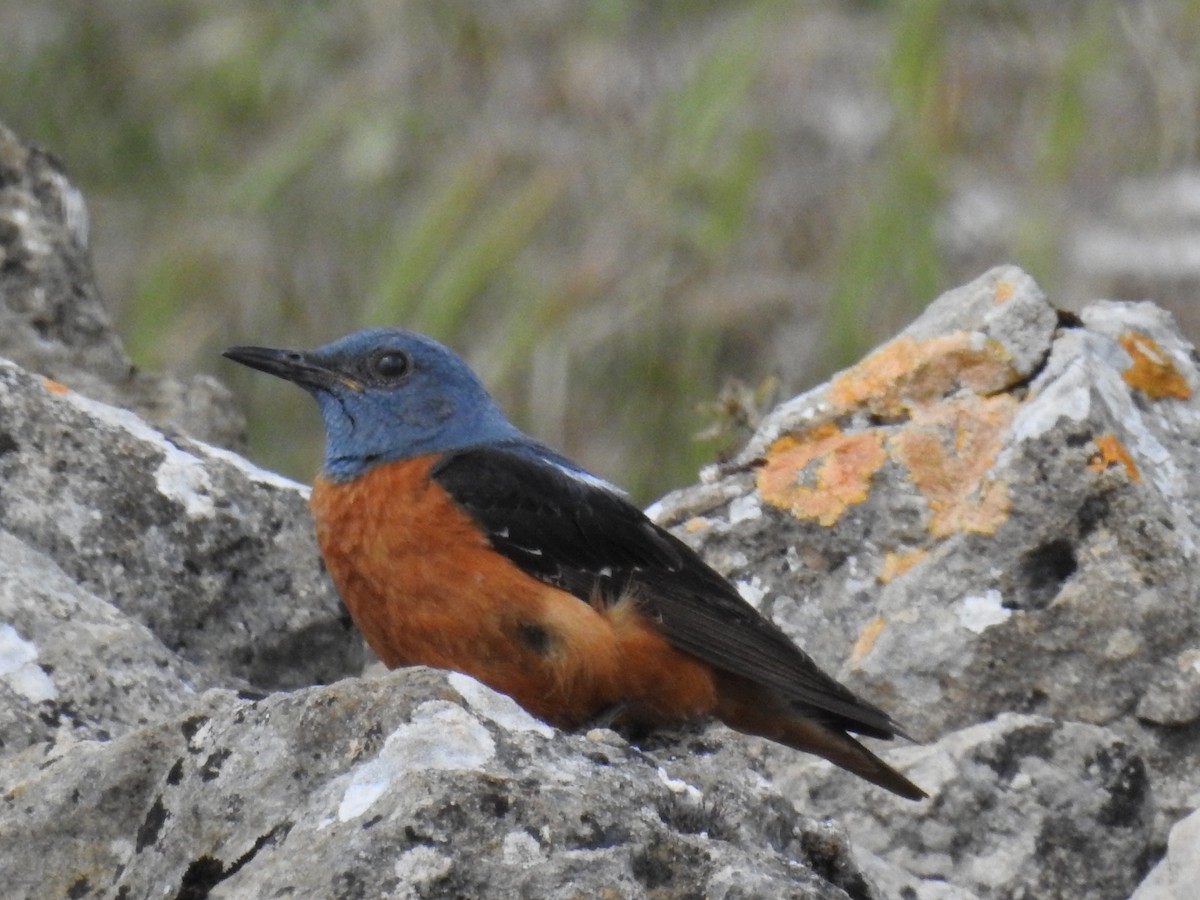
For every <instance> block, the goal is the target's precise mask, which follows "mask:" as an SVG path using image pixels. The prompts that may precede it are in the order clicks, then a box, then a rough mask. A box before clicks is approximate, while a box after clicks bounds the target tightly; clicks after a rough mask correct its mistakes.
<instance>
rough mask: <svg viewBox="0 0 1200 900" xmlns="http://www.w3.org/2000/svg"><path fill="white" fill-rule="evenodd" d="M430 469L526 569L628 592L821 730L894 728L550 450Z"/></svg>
mask: <svg viewBox="0 0 1200 900" xmlns="http://www.w3.org/2000/svg"><path fill="white" fill-rule="evenodd" d="M576 472H578V473H579V474H578V476H577V475H576V474H575V473H576ZM430 475H431V477H432V478H434V479H435V480H436V481H437V482H438V483H439V484H440V485H441V486H442V487H443V488H444V489H445V490H446V491H447V492H449V493H450V495H451V496H452V497H453V498H454V500H455V501H456V502H457V503H458V504H459V505H460V506H462V507H463V508H464V509H465V510H466V511H467V512H469V513H470V515H471V516H472V517H473V518H474V519H475V521H476V522H477V523H478V524H479V526H480V527H481V528H482V529H483V530H484V531H485V532H486V533H487V535H488V538H489V540H490V541H491V543H492V545H493V546H494V547H495V549H496V550H498V551H499V552H501V553H503V554H504V555H506V556H507V557H509V559H511V560H512V561H513V562H514V563H516V564H517V565H518V566H520V567H521V568H522V569H523V570H524V571H526V572H528V573H529V574H530V575H533V576H534V577H536V578H538V579H540V580H542V581H544V582H546V583H548V584H552V585H554V586H556V587H559V588H561V589H563V590H565V591H567V592H569V593H571V594H573V595H575V596H576V597H578V598H579V599H580V600H582V601H584V602H587V603H593V602H601V603H605V604H609V603H614V602H616V601H617V600H618V599H620V598H622V597H625V596H633V597H634V598H635V599H636V600H637V601H638V603H639V604H640V608H641V610H642V612H643V614H645V615H647V616H649V617H650V618H651V619H653V620H654V622H655V623H656V624H657V625H658V627H659V628H660V630H661V632H662V634H663V636H664V637H665V638H666V639H667V640H668V641H669V642H670V643H671V644H672V645H673V646H675V647H677V648H678V649H680V650H683V651H685V652H687V653H690V654H692V655H693V656H696V657H698V658H699V659H702V660H704V661H705V662H707V663H709V664H710V665H713V666H715V667H717V668H720V669H723V670H725V671H728V672H731V673H734V674H735V675H739V676H741V677H743V678H747V679H750V680H752V681H754V682H756V683H759V684H762V685H764V686H766V687H769V688H771V689H772V690H774V691H776V692H777V693H778V694H779V695H781V696H782V697H784V698H786V699H787V700H788V701H789V702H790V703H791V704H793V705H795V706H796V707H797V708H798V709H799V710H801V711H803V712H804V713H805V714H807V715H810V716H813V717H816V718H819V719H820V720H821V721H824V722H826V723H827V724H829V725H832V726H835V727H840V728H843V729H845V730H848V731H854V732H857V733H859V734H864V735H868V736H871V737H879V738H888V737H892V736H893V735H895V734H902V733H903V732H901V731H900V729H899V727H898V726H897V725H896V723H895V722H893V721H892V720H891V718H889V717H888V715H887V714H886V713H884V712H883V711H882V710H880V709H877V708H876V707H874V706H872V705H870V704H869V703H866V702H865V701H863V700H860V699H859V698H858V697H856V696H855V695H854V694H853V693H852V692H851V691H850V690H848V689H847V688H845V687H844V686H842V685H841V684H839V683H838V682H837V681H835V680H834V679H833V678H831V677H829V676H828V675H826V674H825V673H824V672H823V671H821V669H820V668H819V667H818V666H817V664H816V663H815V662H813V660H812V659H811V658H810V657H809V656H808V655H807V654H806V653H804V651H802V650H801V649H800V648H799V647H797V646H796V645H795V644H794V643H793V642H792V641H791V639H790V638H788V637H787V635H785V634H784V633H783V632H782V631H781V630H780V629H779V628H778V627H777V626H776V625H774V624H773V623H772V622H770V621H768V620H767V619H766V618H764V617H763V616H762V615H760V614H759V613H758V611H757V610H755V609H754V608H753V607H752V606H750V604H749V603H747V602H746V601H745V600H744V599H743V598H742V597H741V595H740V594H739V593H738V592H737V590H736V589H735V588H734V587H733V585H731V584H730V583H729V582H728V581H727V580H726V579H724V578H723V577H721V575H719V574H718V573H717V572H715V571H714V570H713V569H711V568H710V567H709V566H708V565H707V564H705V563H704V561H703V560H702V559H700V557H699V556H698V555H697V554H696V553H695V551H693V550H692V549H691V548H690V547H688V546H687V545H686V544H684V543H683V542H682V541H680V540H679V539H678V538H676V537H674V536H673V535H672V534H670V533H669V532H667V531H665V530H664V529H662V528H659V527H658V526H657V525H655V524H654V523H653V522H651V521H650V520H649V519H648V518H646V516H645V515H644V514H643V513H642V512H641V510H639V509H638V508H637V507H635V506H634V505H633V504H631V503H630V502H629V501H628V500H626V499H625V498H624V497H623V496H622V495H621V494H620V493H619V492H618V491H617V490H616V489H615V488H612V489H610V488H609V487H608V486H607V485H606V484H605V482H603V481H601V480H600V479H598V478H596V477H595V476H592V475H589V474H588V473H585V472H582V471H581V470H579V469H577V468H575V467H574V466H573V464H571V463H570V462H569V461H567V460H565V459H563V458H562V457H559V456H557V455H556V454H554V453H553V452H552V451H550V450H548V449H546V448H544V447H541V446H539V445H537V444H533V443H522V442H510V443H507V444H489V445H486V446H479V447H473V448H468V449H465V450H461V451H457V452H454V453H450V454H447V455H446V457H444V458H443V459H442V460H440V461H439V462H438V463H437V464H436V465H435V466H434V467H433V468H432V469H431V470H430Z"/></svg>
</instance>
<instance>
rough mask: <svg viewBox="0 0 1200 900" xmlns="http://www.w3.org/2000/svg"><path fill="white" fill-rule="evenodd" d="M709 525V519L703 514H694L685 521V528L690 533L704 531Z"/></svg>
mask: <svg viewBox="0 0 1200 900" xmlns="http://www.w3.org/2000/svg"><path fill="white" fill-rule="evenodd" d="M708 525H709V522H708V519H706V518H704V517H703V516H692V518H690V519H688V520H687V521H686V522H684V523H683V530H684V531H686V532H687V533H688V534H695V533H696V532H697V531H703V530H704V529H705V528H707V527H708Z"/></svg>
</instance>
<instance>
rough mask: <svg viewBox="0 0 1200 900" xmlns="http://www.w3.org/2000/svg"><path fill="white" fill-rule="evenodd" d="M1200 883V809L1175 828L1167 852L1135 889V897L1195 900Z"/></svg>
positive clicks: (1134, 898) (1139, 899)
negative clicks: (1192, 899) (1193, 898)
mask: <svg viewBox="0 0 1200 900" xmlns="http://www.w3.org/2000/svg"><path fill="white" fill-rule="evenodd" d="M1197 885H1200V811H1197V812H1194V813H1192V814H1191V815H1190V816H1188V817H1187V818H1186V819H1184V820H1183V821H1182V822H1180V823H1178V824H1177V825H1176V826H1175V827H1174V828H1172V829H1171V837H1170V838H1169V839H1168V841H1167V855H1166V857H1164V858H1163V860H1162V862H1160V863H1159V864H1158V865H1157V866H1155V867H1154V871H1152V872H1151V873H1150V875H1149V877H1147V878H1146V880H1145V881H1143V882H1142V883H1141V885H1139V886H1138V889H1137V890H1136V891H1134V893H1133V898H1132V900H1191V898H1192V897H1194V896H1196V886H1197Z"/></svg>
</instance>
